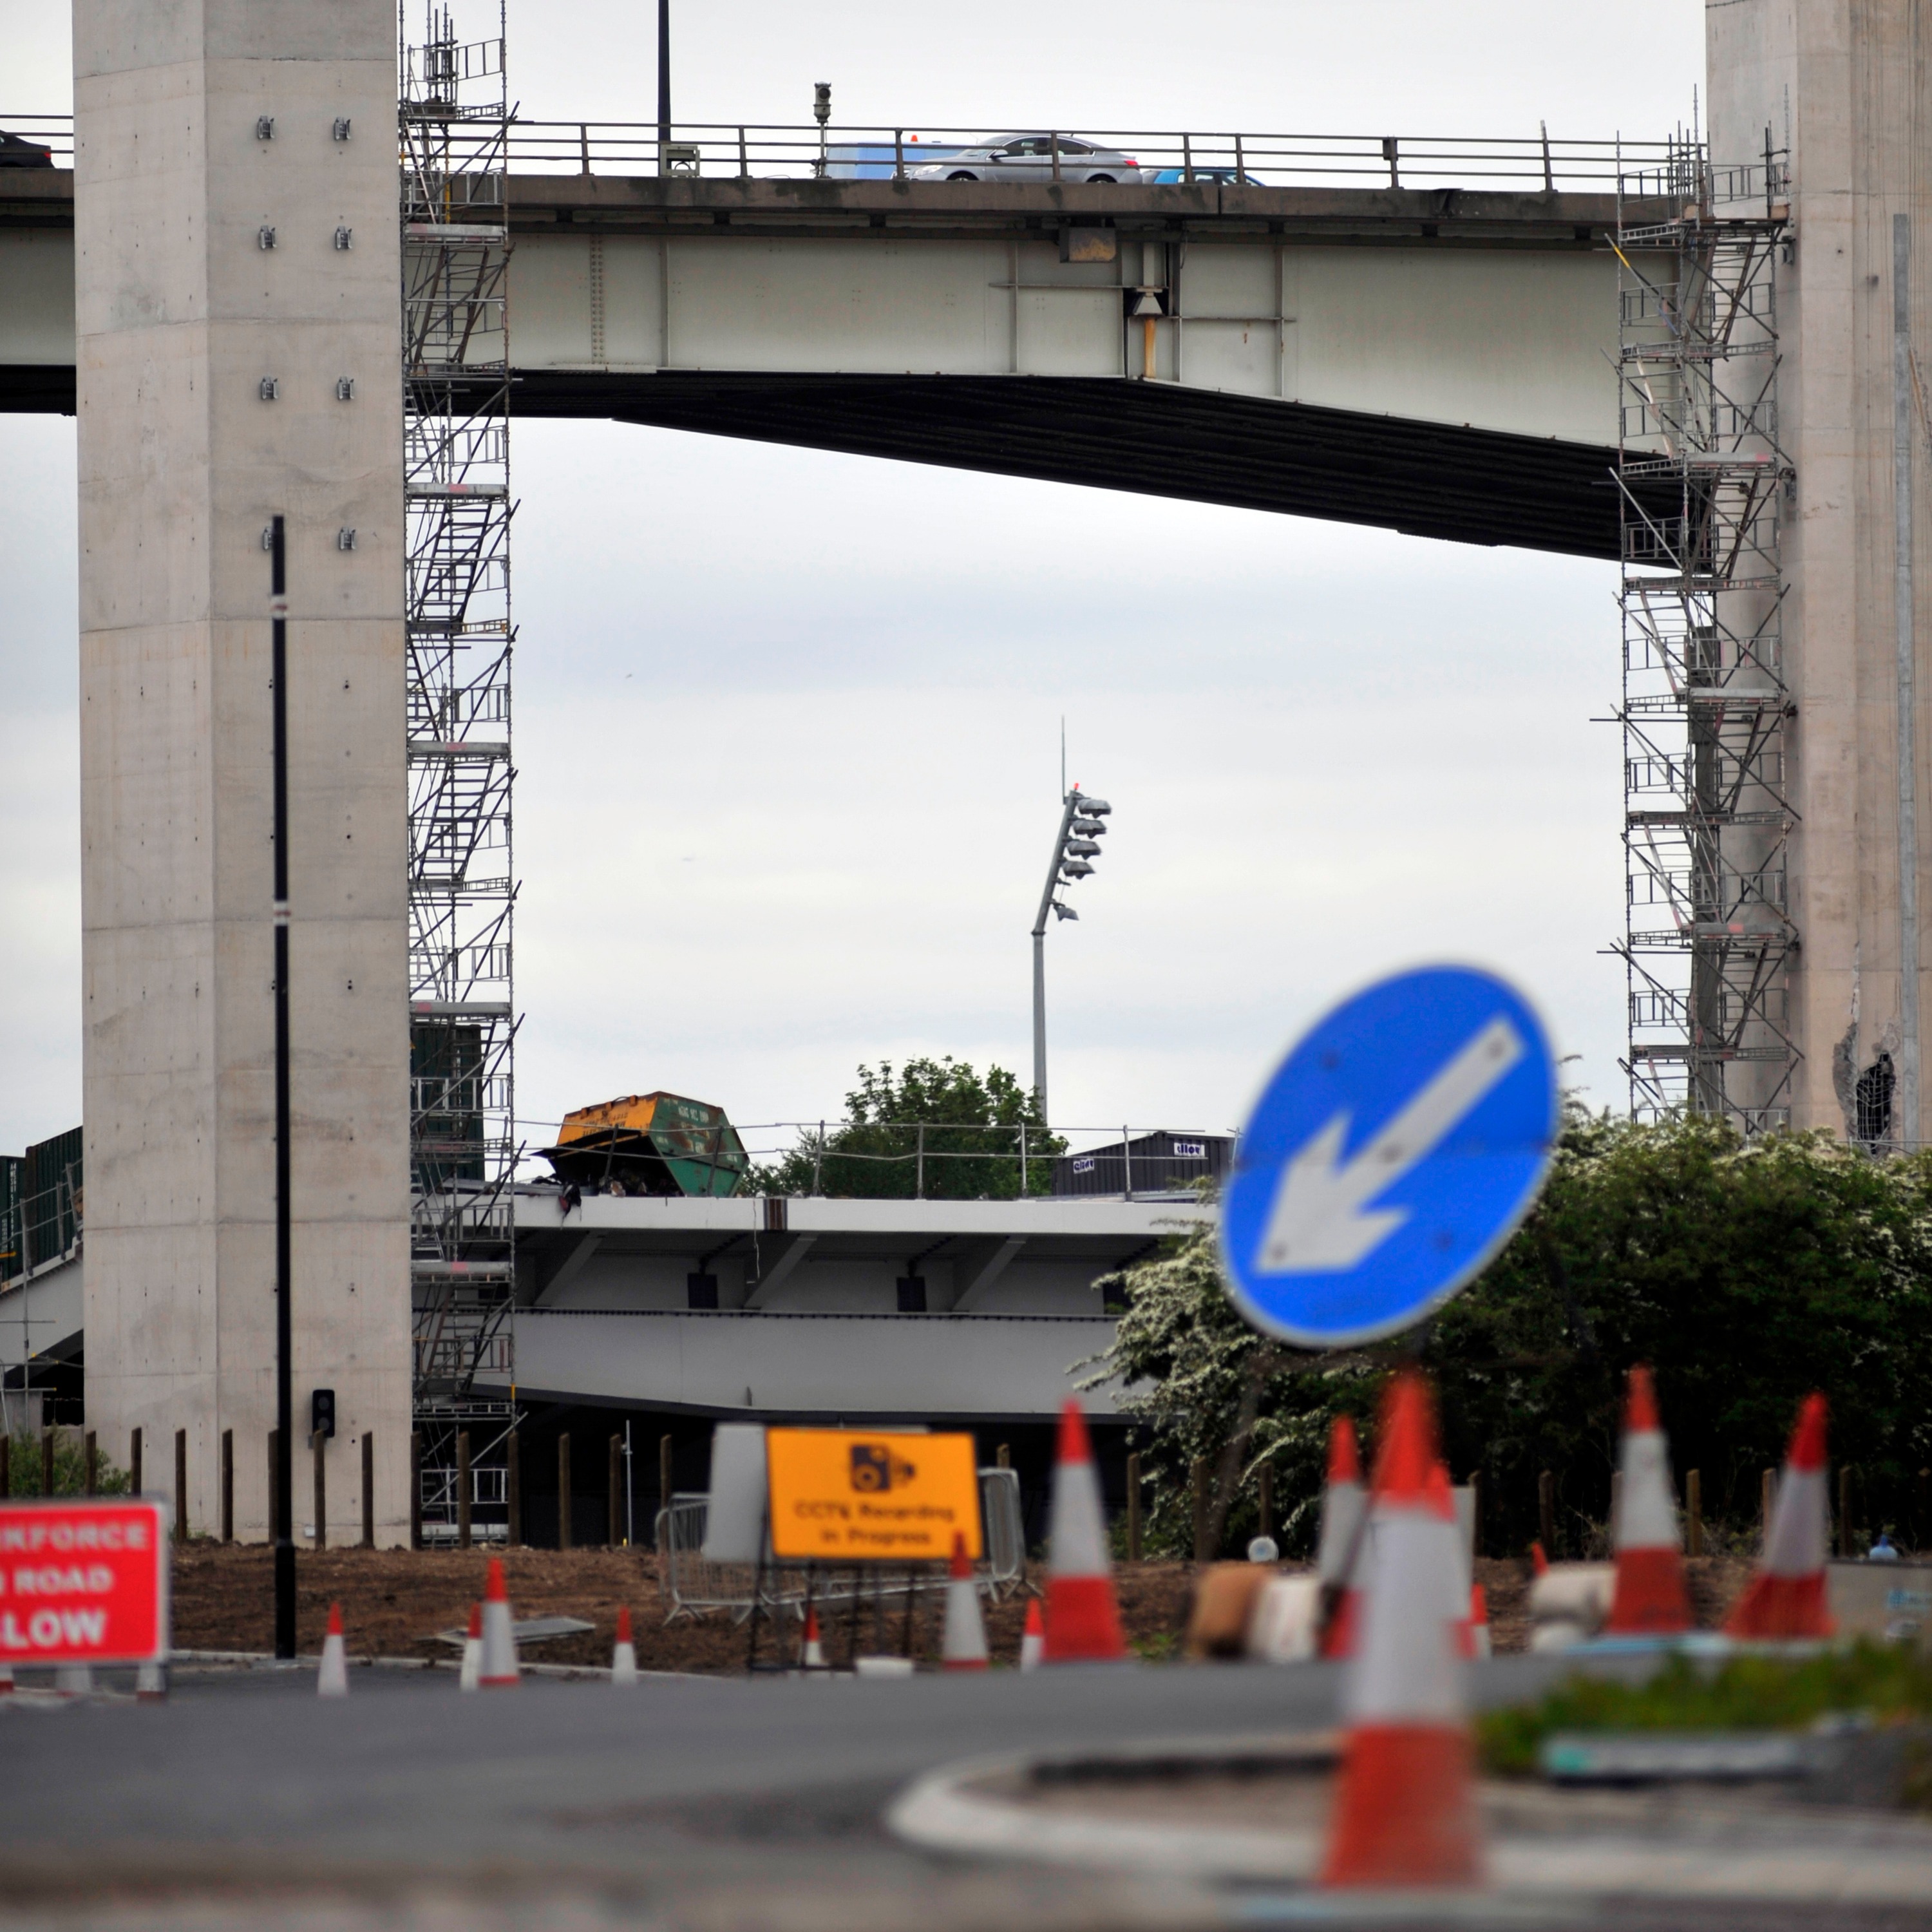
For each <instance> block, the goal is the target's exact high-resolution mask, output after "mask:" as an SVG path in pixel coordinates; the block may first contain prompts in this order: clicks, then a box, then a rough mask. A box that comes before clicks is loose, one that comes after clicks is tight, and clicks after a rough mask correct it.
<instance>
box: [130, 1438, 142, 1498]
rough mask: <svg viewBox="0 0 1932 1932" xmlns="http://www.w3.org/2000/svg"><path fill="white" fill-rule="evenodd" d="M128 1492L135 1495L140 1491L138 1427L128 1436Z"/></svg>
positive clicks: (139, 1439) (139, 1440)
mask: <svg viewBox="0 0 1932 1932" xmlns="http://www.w3.org/2000/svg"><path fill="white" fill-rule="evenodd" d="M127 1493H128V1494H129V1495H130V1496H139V1494H140V1493H141V1432H140V1431H139V1430H138V1429H137V1430H135V1431H134V1432H133V1434H131V1435H130V1436H129V1437H128V1438H127Z"/></svg>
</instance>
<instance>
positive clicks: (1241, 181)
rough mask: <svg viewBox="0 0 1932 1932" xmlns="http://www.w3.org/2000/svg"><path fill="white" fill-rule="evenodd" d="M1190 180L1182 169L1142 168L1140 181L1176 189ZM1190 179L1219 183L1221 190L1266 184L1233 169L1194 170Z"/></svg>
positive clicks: (1257, 177) (1257, 178)
mask: <svg viewBox="0 0 1932 1932" xmlns="http://www.w3.org/2000/svg"><path fill="white" fill-rule="evenodd" d="M1189 178H1190V177H1189V174H1188V171H1187V169H1184V168H1154V169H1146V168H1143V169H1142V170H1141V179H1142V181H1151V182H1152V183H1153V184H1154V185H1155V186H1156V187H1181V186H1183V185H1184V184H1186V183H1187V181H1188V179H1189ZM1193 180H1194V181H1196V183H1199V182H1201V181H1219V182H1220V184H1221V185H1222V186H1223V187H1267V186H1268V183H1267V182H1266V181H1263V180H1262V178H1261V177H1260V176H1259V175H1249V174H1243V173H1241V172H1239V171H1238V169H1234V168H1211V167H1210V168H1204V167H1197V168H1196V169H1194V171H1193Z"/></svg>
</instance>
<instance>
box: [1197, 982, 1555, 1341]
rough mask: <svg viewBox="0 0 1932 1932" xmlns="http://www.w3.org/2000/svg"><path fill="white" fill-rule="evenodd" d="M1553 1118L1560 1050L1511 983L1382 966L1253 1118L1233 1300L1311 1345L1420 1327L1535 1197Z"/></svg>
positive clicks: (1228, 1256) (1280, 1076)
mask: <svg viewBox="0 0 1932 1932" xmlns="http://www.w3.org/2000/svg"><path fill="white" fill-rule="evenodd" d="M1556 1127H1557V1097H1556V1058H1555V1056H1554V1055H1553V1054H1552V1053H1551V1052H1550V1041H1549V1039H1548V1037H1547V1035H1546V1034H1544V1030H1543V1023H1542V1022H1541V1020H1539V1019H1538V1018H1537V1016H1536V1013H1535V1010H1534V1009H1533V1008H1532V1007H1531V1005H1530V1004H1529V1001H1527V1000H1526V999H1525V998H1523V995H1521V994H1520V993H1519V992H1517V990H1516V989H1515V988H1514V987H1513V986H1510V985H1508V984H1507V983H1505V981H1503V980H1499V979H1498V978H1497V977H1496V975H1495V974H1492V973H1485V972H1481V971H1478V970H1476V969H1475V968H1471V967H1466V966H1430V967H1424V968H1421V969H1420V970H1418V971H1415V972H1410V973H1402V974H1397V975H1395V976H1394V977H1392V978H1390V979H1387V980H1380V981H1379V982H1378V983H1376V984H1375V985H1374V986H1370V987H1369V988H1367V989H1366V990H1365V991H1364V992H1360V993H1358V994H1357V995H1355V997H1354V998H1352V999H1350V1000H1347V1001H1344V1002H1343V1004H1341V1005H1340V1006H1339V1007H1336V1008H1335V1009H1334V1010H1333V1011H1332V1012H1331V1013H1328V1014H1327V1015H1326V1016H1325V1017H1324V1018H1323V1019H1321V1020H1319V1022H1317V1023H1316V1025H1314V1026H1313V1027H1312V1028H1310V1030H1309V1031H1308V1033H1307V1034H1306V1035H1305V1036H1304V1037H1303V1038H1302V1040H1301V1041H1300V1042H1299V1043H1298V1044H1297V1045H1296V1046H1295V1047H1294V1048H1293V1049H1291V1050H1290V1052H1289V1055H1288V1057H1287V1058H1286V1059H1285V1060H1284V1061H1283V1062H1282V1064H1281V1065H1280V1067H1278V1068H1277V1070H1276V1071H1275V1074H1274V1078H1273V1079H1271V1080H1270V1081H1269V1082H1268V1087H1267V1088H1266V1090H1265V1091H1264V1092H1263V1094H1262V1097H1261V1099H1260V1100H1259V1102H1258V1103H1256V1107H1255V1110H1254V1112H1253V1115H1251V1116H1250V1118H1249V1121H1248V1124H1247V1127H1246V1128H1245V1129H1244V1130H1243V1132H1242V1134H1241V1143H1240V1145H1239V1146H1238V1148H1237V1149H1236V1150H1235V1175H1234V1179H1233V1180H1232V1182H1231V1183H1230V1184H1229V1187H1228V1188H1227V1190H1226V1194H1225V1196H1224V1197H1223V1204H1222V1215H1221V1251H1222V1256H1223V1260H1224V1261H1225V1262H1226V1265H1227V1270H1228V1274H1229V1280H1230V1281H1231V1283H1232V1288H1231V1290H1230V1292H1231V1293H1232V1295H1233V1296H1234V1298H1235V1304H1236V1305H1237V1306H1238V1307H1239V1308H1240V1309H1241V1312H1242V1313H1243V1314H1244V1315H1245V1316H1247V1318H1248V1319H1249V1320H1250V1322H1253V1323H1254V1324H1255V1325H1256V1327H1257V1328H1263V1329H1265V1330H1267V1331H1268V1332H1269V1333H1270V1334H1274V1335H1279V1336H1280V1337H1283V1339H1284V1340H1287V1341H1290V1342H1294V1343H1298V1344H1299V1345H1300V1346H1302V1347H1304V1348H1309V1349H1336V1348H1344V1347H1347V1346H1351V1345H1352V1344H1354V1343H1359V1342H1372V1341H1374V1340H1376V1339H1377V1338H1378V1337H1381V1336H1384V1335H1392V1334H1394V1333H1395V1332H1396V1331H1397V1330H1399V1329H1402V1328H1408V1327H1409V1325H1411V1324H1412V1323H1413V1322H1418V1321H1420V1320H1421V1319H1422V1317H1423V1316H1425V1315H1427V1313H1429V1312H1430V1310H1432V1309H1434V1308H1437V1307H1440V1306H1441V1305H1442V1304H1443V1303H1444V1302H1445V1301H1448V1298H1450V1297H1451V1295H1454V1293H1455V1292H1456V1291H1457V1289H1460V1287H1462V1286H1463V1284H1464V1283H1466V1282H1467V1281H1469V1280H1471V1279H1472V1277H1474V1276H1475V1275H1476V1274H1478V1272H1479V1271H1481V1269H1482V1268H1483V1266H1484V1264H1485V1263H1486V1262H1488V1261H1489V1260H1490V1258H1491V1256H1493V1255H1494V1254H1495V1253H1496V1251H1497V1250H1499V1248H1500V1247H1502V1244H1504V1242H1505V1241H1508V1238H1509V1237H1510V1235H1511V1234H1512V1233H1513V1232H1514V1231H1515V1229H1516V1226H1517V1223H1519V1222H1520V1221H1521V1220H1522V1219H1523V1217H1524V1215H1525V1214H1527V1213H1529V1208H1530V1204H1531V1203H1532V1202H1533V1201H1534V1200H1535V1199H1536V1195H1537V1190H1538V1189H1539V1188H1541V1186H1542V1185H1543V1178H1544V1174H1545V1173H1546V1172H1547V1171H1548V1169H1549V1166H1550V1154H1551V1151H1552V1149H1553V1146H1554V1144H1555V1142H1556Z"/></svg>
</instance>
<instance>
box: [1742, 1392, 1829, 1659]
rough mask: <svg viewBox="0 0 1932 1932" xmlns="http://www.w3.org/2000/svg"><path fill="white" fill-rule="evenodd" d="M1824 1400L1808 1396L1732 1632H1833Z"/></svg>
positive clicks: (1762, 1635)
mask: <svg viewBox="0 0 1932 1932" xmlns="http://www.w3.org/2000/svg"><path fill="white" fill-rule="evenodd" d="M1825 1551H1826V1533H1825V1398H1824V1397H1823V1396H1822V1395H1808V1396H1807V1397H1805V1403H1804V1406H1803V1407H1802V1408H1801V1409H1799V1412H1798V1427H1796V1429H1795V1430H1793V1432H1792V1436H1791V1447H1790V1449H1789V1450H1788V1451H1787V1452H1786V1454H1785V1458H1784V1476H1783V1478H1782V1479H1781V1481H1780V1482H1779V1484H1778V1501H1777V1502H1776V1503H1775V1505H1773V1506H1772V1517H1771V1533H1770V1535H1769V1536H1767V1537H1766V1538H1765V1540H1764V1554H1763V1556H1762V1557H1760V1559H1759V1560H1758V1567H1757V1574H1756V1575H1754V1577H1752V1578H1751V1582H1750V1583H1749V1584H1748V1585H1747V1586H1745V1593H1744V1595H1742V1597H1740V1598H1739V1599H1738V1601H1737V1604H1736V1607H1735V1608H1733V1610H1732V1612H1731V1614H1730V1616H1729V1617H1728V1618H1727V1619H1726V1620H1725V1623H1724V1634H1725V1635H1726V1636H1727V1637H1751V1638H1758V1639H1766V1638H1769V1639H1778V1638H1792V1637H1829V1636H1830V1635H1831V1634H1832V1619H1831V1618H1830V1616H1829V1615H1828V1614H1827V1613H1826V1609H1825Z"/></svg>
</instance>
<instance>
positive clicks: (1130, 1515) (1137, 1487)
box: [1127, 1449, 1141, 1563]
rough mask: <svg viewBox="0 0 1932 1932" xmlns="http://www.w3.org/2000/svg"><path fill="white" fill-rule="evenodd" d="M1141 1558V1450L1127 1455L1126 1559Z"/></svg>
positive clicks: (1138, 1559)
mask: <svg viewBox="0 0 1932 1932" xmlns="http://www.w3.org/2000/svg"><path fill="white" fill-rule="evenodd" d="M1140 1560H1141V1452H1140V1451H1139V1450H1138V1449H1136V1450H1133V1451H1130V1452H1129V1454H1128V1456H1127V1561H1128V1562H1130V1563H1138V1562H1139V1561H1140Z"/></svg>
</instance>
